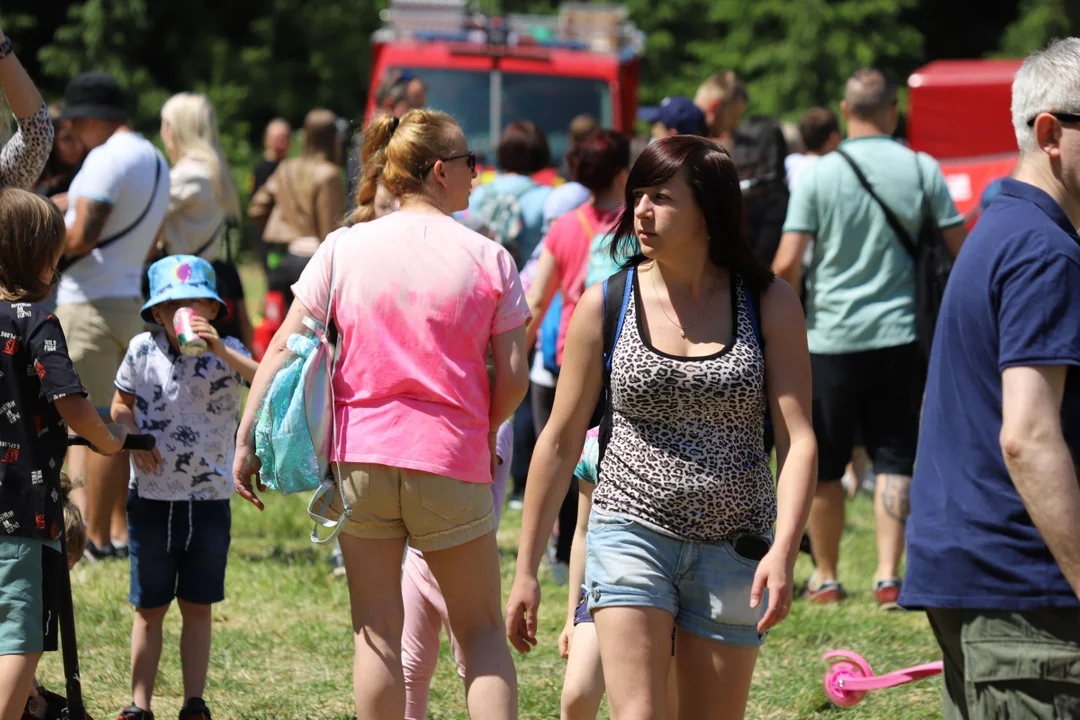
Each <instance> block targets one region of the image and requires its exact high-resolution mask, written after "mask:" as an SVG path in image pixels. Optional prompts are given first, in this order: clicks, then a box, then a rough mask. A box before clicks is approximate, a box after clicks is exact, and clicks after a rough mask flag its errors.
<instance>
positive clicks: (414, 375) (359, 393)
mask: <svg viewBox="0 0 1080 720" xmlns="http://www.w3.org/2000/svg"><path fill="white" fill-rule="evenodd" d="M339 246H340V249H339V250H338V251H337V259H336V262H337V282H336V289H335V295H334V308H333V315H334V319H335V322H336V323H337V327H338V329H339V331H340V333H341V342H340V349H339V353H338V356H339V361H338V365H337V369H336V370H335V372H334V394H335V400H336V405H335V407H336V411H337V423H338V434H337V442H336V443H335V445H336V447H335V452H334V458H333V459H334V460H337V461H340V462H357V463H374V464H378V465H389V466H391V467H401V468H407V469H410V470H421V471H425V472H431V473H436V474H438V475H445V476H447V477H451V478H454V479H456V480H462V481H464V482H479V483H488V482H491V481H492V478H491V465H490V451H489V450H488V446H487V434H488V414H489V410H490V406H491V392H490V386H489V383H488V376H487V364H486V361H487V351H488V345H489V343H490V340H491V336H492V335H499V334H501V333H504V332H507V331H509V330H513V329H515V328H517V327H520V326H521V325H523V324H525V322H526V321H527V320H528V319H529V308H528V305H527V303H526V302H525V294H524V293H523V292H522V289H521V281H520V279H519V278H518V273H517V269H516V268H515V265H514V260H513V258H512V257H511V256H510V253H509V252H507V251H506V250H505V249H504V248H502V247H501V246H499V245H497V244H496V243H494V242H492V241H491V240H488V239H487V238H485V237H483V236H481V235H479V234H478V233H475V232H473V231H472V230H469V229H468V228H466V227H465V226H464V225H461V224H459V223H458V222H457V221H455V220H453V219H452V218H449V217H447V216H445V215H433V214H427V213H414V212H396V213H393V214H391V215H387V216H386V217H383V218H381V219H379V220H375V221H373V222H369V223H364V224H361V225H355V226H353V227H352V228H349V229H347V230H342V231H338V232H336V233H332V234H331V235H330V236H328V237H327V239H326V241H325V242H324V243H323V244H322V245H321V246H320V248H319V251H318V252H317V253H315V255H314V256H313V257H312V258H311V261H310V262H309V263H308V266H307V268H306V269H305V270H304V274H303V275H301V277H300V280H299V281H298V282H297V283H296V284H295V285H293V288H292V290H293V293H294V294H295V295H296V299H297V300H299V301H300V302H302V303H303V304H304V306H305V307H306V308H307V309H308V311H309V312H310V313H311V315H312V317H315V318H316V319H320V320H321V319H323V313H324V312H325V307H326V298H327V292H328V289H329V286H330V269H331V257H332V254H333V253H334V251H335V248H338V247H339Z"/></svg>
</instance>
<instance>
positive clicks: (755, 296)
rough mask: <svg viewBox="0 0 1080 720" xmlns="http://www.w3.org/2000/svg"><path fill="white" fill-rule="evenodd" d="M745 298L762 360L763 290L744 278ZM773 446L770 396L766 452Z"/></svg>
mask: <svg viewBox="0 0 1080 720" xmlns="http://www.w3.org/2000/svg"><path fill="white" fill-rule="evenodd" d="M742 286H743V297H745V298H746V307H747V309H748V310H749V311H750V323H751V324H752V325H753V326H754V337H755V338H757V343H758V347H760V348H761V355H762V358H764V357H765V333H764V332H762V330H761V288H755V287H753V286H751V284H750V283H749V282H748V281H747V280H746V278H743V280H742ZM772 445H773V431H772V411H771V410H770V409H769V400H768V396H766V398H765V452H770V451H771V450H772Z"/></svg>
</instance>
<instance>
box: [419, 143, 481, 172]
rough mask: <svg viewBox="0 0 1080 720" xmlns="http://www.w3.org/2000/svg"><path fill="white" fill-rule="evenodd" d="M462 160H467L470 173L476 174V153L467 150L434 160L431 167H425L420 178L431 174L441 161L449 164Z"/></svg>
mask: <svg viewBox="0 0 1080 720" xmlns="http://www.w3.org/2000/svg"><path fill="white" fill-rule="evenodd" d="M462 158H465V162H466V164H467V165H468V166H469V172H475V171H476V153H475V152H473V151H472V150H467V151H466V152H463V153H454V154H453V155H447V156H446V157H441V158H435V160H433V161H432V162H431V164H430V165H427V166H425V167H424V169H423V170H422V171H421V172H420V177H424V176H425V175H427V174H428V173H429V172H431V170H432V168H434V167H435V163H437V162H439V161H440V160H442V161H443V162H444V163H447V162H450V161H451V160H461V159H462Z"/></svg>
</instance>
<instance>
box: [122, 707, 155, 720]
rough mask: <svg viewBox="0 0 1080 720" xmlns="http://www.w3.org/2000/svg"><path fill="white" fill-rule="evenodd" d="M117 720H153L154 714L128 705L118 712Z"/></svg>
mask: <svg viewBox="0 0 1080 720" xmlns="http://www.w3.org/2000/svg"><path fill="white" fill-rule="evenodd" d="M117 720H154V713H152V712H150V711H149V710H143V709H142V708H141V707H139V706H138V705H128V706H127V707H126V708H124V709H123V710H121V711H120V717H118V718H117Z"/></svg>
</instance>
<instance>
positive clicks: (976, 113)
mask: <svg viewBox="0 0 1080 720" xmlns="http://www.w3.org/2000/svg"><path fill="white" fill-rule="evenodd" d="M1020 64H1021V61H1020V60H935V61H934V62H932V63H930V64H929V65H926V66H924V67H921V68H919V69H918V70H916V71H915V72H914V73H912V75H911V77H909V78H908V88H909V95H908V118H907V137H908V142H909V143H910V144H911V148H912V149H913V150H920V151H922V152H925V153H928V154H929V155H932V156H934V157H935V158H937V160H938V161H939V162H940V163H941V169H942V171H943V172H944V174H945V180H946V181H947V182H948V185H949V192H950V193H951V194H952V197H953V201H954V202H955V203H956V206H957V208H958V209H959V210H960V212H962V213H964V214H965V215H966V214H968V213H969V212H970V211H971V210H973V209H974V208H975V207H976V206H977V205H978V202H979V196H980V195H981V194H982V191H983V189H984V188H985V187H986V186H987V184H989V183H990V181H991V180H994V179H995V178H999V177H1003V176H1006V175H1008V174H1009V173H1010V172H1012V170H1013V168H1014V167H1015V166H1016V157H1017V148H1016V134H1015V133H1014V131H1013V126H1012V112H1011V107H1012V81H1013V76H1014V75H1015V74H1016V71H1017V70H1018V69H1019V68H1020Z"/></svg>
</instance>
